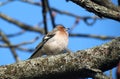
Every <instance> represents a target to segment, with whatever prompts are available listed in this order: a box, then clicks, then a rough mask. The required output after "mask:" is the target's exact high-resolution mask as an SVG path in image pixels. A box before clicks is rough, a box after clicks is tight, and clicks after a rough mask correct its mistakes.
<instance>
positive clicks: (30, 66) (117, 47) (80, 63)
mask: <svg viewBox="0 0 120 79" xmlns="http://www.w3.org/2000/svg"><path fill="white" fill-rule="evenodd" d="M119 59H120V37H119V38H117V39H115V40H112V41H111V42H109V43H107V44H104V45H101V46H98V47H94V48H91V49H87V50H81V51H77V52H76V53H70V54H68V53H66V54H60V55H55V56H49V57H46V58H44V57H41V58H35V59H31V60H27V61H22V62H19V63H16V64H11V65H6V66H1V67H0V79H4V78H9V79H28V78H29V79H33V78H39V79H59V78H60V79H62V78H65V77H93V78H94V77H95V76H97V75H96V74H97V73H101V71H103V72H104V71H106V70H109V69H111V68H113V67H116V66H117V64H118V62H119Z"/></svg>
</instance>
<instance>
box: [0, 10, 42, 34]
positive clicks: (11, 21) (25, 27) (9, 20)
mask: <svg viewBox="0 0 120 79" xmlns="http://www.w3.org/2000/svg"><path fill="white" fill-rule="evenodd" d="M0 17H1V18H2V19H4V20H6V21H8V22H10V23H13V24H15V25H17V26H18V27H19V28H22V29H24V30H29V31H34V32H39V33H42V34H44V29H42V28H37V27H32V26H30V25H27V24H24V23H22V22H19V21H17V20H15V19H13V18H11V17H9V16H7V15H5V14H3V13H1V12H0Z"/></svg>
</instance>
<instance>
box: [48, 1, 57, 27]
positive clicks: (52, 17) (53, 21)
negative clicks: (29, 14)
mask: <svg viewBox="0 0 120 79" xmlns="http://www.w3.org/2000/svg"><path fill="white" fill-rule="evenodd" d="M46 3H47V7H48V10H49V14H50V17H51V22H52V26H53V28H55V19H54V16H53V15H52V10H51V8H50V5H49V2H48V0H47V2H46Z"/></svg>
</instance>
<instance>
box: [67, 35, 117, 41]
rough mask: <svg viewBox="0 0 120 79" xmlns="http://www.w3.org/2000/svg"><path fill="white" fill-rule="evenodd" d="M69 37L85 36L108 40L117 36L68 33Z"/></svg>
mask: <svg viewBox="0 0 120 79" xmlns="http://www.w3.org/2000/svg"><path fill="white" fill-rule="evenodd" d="M69 35H70V36H71V37H86V38H96V39H101V40H110V39H115V38H117V37H114V36H103V35H102V36H100V35H93V34H69Z"/></svg>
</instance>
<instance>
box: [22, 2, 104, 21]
mask: <svg viewBox="0 0 120 79" xmlns="http://www.w3.org/2000/svg"><path fill="white" fill-rule="evenodd" d="M20 1H22V2H26V3H29V4H33V5H36V6H42V4H41V3H36V2H31V1H28V0H20ZM50 9H51V11H54V12H57V13H59V14H64V15H67V16H71V17H75V18H79V19H82V20H84V22H85V23H88V21H87V20H88V19H93V20H97V19H98V20H99V19H101V18H99V17H97V16H84V17H82V16H78V15H75V14H73V13H70V12H67V11H61V10H58V9H56V8H53V7H51V8H50ZM102 19H105V18H102Z"/></svg>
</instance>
